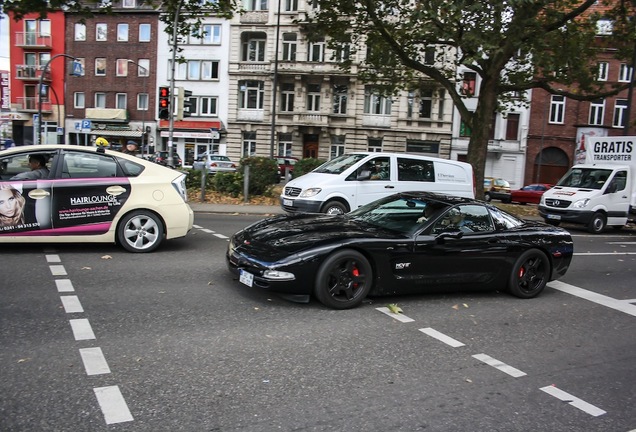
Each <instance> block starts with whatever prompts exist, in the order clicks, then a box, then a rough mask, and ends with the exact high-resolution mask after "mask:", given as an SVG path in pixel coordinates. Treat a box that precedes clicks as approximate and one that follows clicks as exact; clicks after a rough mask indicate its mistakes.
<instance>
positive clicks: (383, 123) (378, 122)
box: [362, 114, 391, 128]
mask: <svg viewBox="0 0 636 432" xmlns="http://www.w3.org/2000/svg"><path fill="white" fill-rule="evenodd" d="M362 125H363V126H370V127H379V128H389V127H391V116H390V115H370V114H365V115H364V116H363V117H362Z"/></svg>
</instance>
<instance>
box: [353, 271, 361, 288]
mask: <svg viewBox="0 0 636 432" xmlns="http://www.w3.org/2000/svg"><path fill="white" fill-rule="evenodd" d="M351 274H352V275H353V277H358V276H360V271H359V270H358V267H354V268H353V270H351ZM353 287H354V288H358V282H354V283H353Z"/></svg>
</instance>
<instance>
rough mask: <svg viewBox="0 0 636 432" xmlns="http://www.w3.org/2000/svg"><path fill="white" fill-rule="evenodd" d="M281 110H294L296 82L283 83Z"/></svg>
mask: <svg viewBox="0 0 636 432" xmlns="http://www.w3.org/2000/svg"><path fill="white" fill-rule="evenodd" d="M280 110H281V111H283V112H292V111H294V84H293V83H282V84H281V86H280ZM279 154H280V153H279Z"/></svg>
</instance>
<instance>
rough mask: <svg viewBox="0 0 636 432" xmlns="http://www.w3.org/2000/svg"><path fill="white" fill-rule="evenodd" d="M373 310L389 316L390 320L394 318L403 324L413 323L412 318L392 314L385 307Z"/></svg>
mask: <svg viewBox="0 0 636 432" xmlns="http://www.w3.org/2000/svg"><path fill="white" fill-rule="evenodd" d="M375 310H377V311H380V312H382V313H383V314H387V315H388V316H390V317H391V318H395V319H396V320H398V321H400V322H403V323H408V322H413V321H415V320H414V319H413V318H409V317H407V316H406V315H404V314H399V313H398V314H396V313H393V312H391V311H390V310H389V308H387V307H379V308H375Z"/></svg>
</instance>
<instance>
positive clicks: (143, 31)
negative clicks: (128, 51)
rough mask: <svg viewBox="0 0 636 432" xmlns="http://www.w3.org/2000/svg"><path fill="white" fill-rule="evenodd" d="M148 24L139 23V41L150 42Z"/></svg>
mask: <svg viewBox="0 0 636 432" xmlns="http://www.w3.org/2000/svg"><path fill="white" fill-rule="evenodd" d="M150 30H151V28H150V24H139V42H150Z"/></svg>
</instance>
